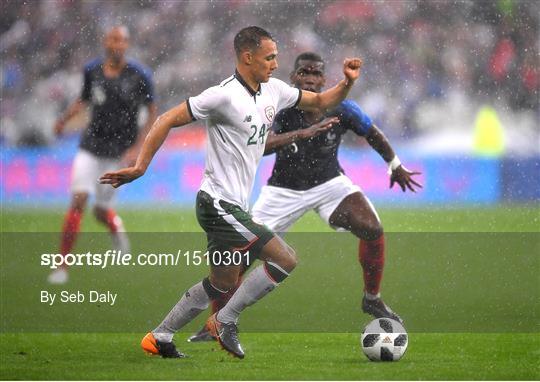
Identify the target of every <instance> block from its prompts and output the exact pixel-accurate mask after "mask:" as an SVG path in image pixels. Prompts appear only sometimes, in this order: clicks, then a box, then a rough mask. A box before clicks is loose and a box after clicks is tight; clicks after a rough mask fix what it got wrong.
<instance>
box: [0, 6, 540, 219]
mask: <svg viewBox="0 0 540 382" xmlns="http://www.w3.org/2000/svg"><path fill="white" fill-rule="evenodd" d="M539 15H540V3H538V2H535V1H515V0H499V1H480V2H476V1H460V2H454V1H418V2H417V1H387V2H383V1H381V2H373V1H327V2H315V3H312V2H303V1H298V2H249V3H248V2H244V1H218V2H205V1H189V2H183V1H137V2H133V1H111V2H109V1H88V2H82V1H31V2H20V1H9V0H3V1H2V12H1V15H0V20H1V23H0V28H1V29H0V49H1V107H0V117H1V136H0V142H1V143H0V144H1V150H2V180H1V192H2V205H3V206H7V207H9V206H15V207H18V206H32V207H48V206H62V205H66V204H67V201H68V185H69V173H70V167H71V160H72V158H73V156H74V154H75V151H76V147H77V144H78V137H79V133H80V129H81V128H83V127H84V126H85V123H86V120H85V119H84V118H80V119H78V120H75V121H73V122H72V123H71V125H70V133H69V134H67V136H65V137H62V138H61V139H59V140H56V138H55V137H54V135H53V132H52V126H53V123H54V121H55V118H56V117H57V116H58V115H59V113H60V112H61V111H62V110H64V109H65V107H66V106H67V105H68V103H69V102H71V101H72V100H74V99H75V98H76V97H77V96H78V95H79V92H80V89H81V84H82V66H83V64H84V63H85V62H86V61H87V60H89V59H91V58H93V57H95V56H96V55H98V54H101V52H102V48H101V45H100V42H101V33H102V31H103V30H104V28H106V27H107V26H110V25H112V24H116V23H123V24H126V25H127V26H128V27H129V29H130V31H131V48H130V50H129V51H128V54H129V55H130V56H131V57H134V58H136V59H139V60H141V61H142V62H144V63H145V64H146V65H148V66H150V67H151V68H152V70H153V72H154V79H155V83H156V92H157V95H158V99H157V102H158V106H159V110H160V111H161V112H163V111H165V110H166V109H167V108H169V107H171V106H173V105H175V104H177V103H179V102H181V101H183V100H184V99H185V98H186V97H187V96H189V95H195V94H198V93H199V92H200V91H202V90H204V89H205V88H206V87H208V86H211V85H213V84H215V83H216V82H219V81H220V80H221V79H223V78H225V77H227V76H229V75H230V73H232V71H233V70H234V55H233V49H232V40H233V37H234V34H235V33H236V32H237V31H238V30H239V29H240V28H242V27H244V26H246V25H250V24H254V25H260V26H262V27H264V28H266V29H268V30H269V31H270V32H271V33H273V34H274V36H275V38H276V39H277V41H278V46H279V50H280V68H279V69H278V73H277V75H276V76H277V77H278V78H281V79H283V80H287V78H288V74H289V70H290V69H291V67H292V64H293V60H294V58H295V56H296V55H297V54H299V53H300V52H303V51H307V50H313V51H316V52H320V53H322V55H323V57H324V58H325V59H326V61H327V68H328V79H329V81H328V82H329V83H330V84H331V83H333V82H335V81H336V80H338V79H339V78H340V76H341V73H340V72H341V61H342V59H343V58H344V57H346V56H352V55H360V56H361V57H363V59H364V61H365V64H364V69H363V75H362V78H361V80H360V82H359V83H358V85H357V86H356V87H355V88H354V89H353V91H352V93H351V95H350V97H351V98H353V99H355V100H357V101H358V102H359V103H360V105H361V106H362V107H363V108H364V110H365V111H366V112H367V113H368V114H370V115H371V116H372V117H373V118H374V120H375V121H376V123H377V124H378V125H379V126H380V127H381V128H382V129H383V131H384V132H385V133H386V134H387V135H388V136H389V138H390V139H391V141H392V142H393V143H394V145H395V147H396V149H397V151H398V153H399V154H400V157H401V159H402V161H403V162H404V163H405V164H406V165H407V166H408V167H410V168H414V169H417V170H420V171H422V172H423V174H424V175H423V177H424V178H423V179H422V181H423V182H424V184H425V189H424V191H422V192H420V193H419V194H417V195H408V194H407V195H401V192H400V191H397V190H393V191H389V190H388V185H387V178H386V177H385V164H384V163H383V162H382V160H381V159H380V158H378V157H377V156H376V155H375V154H374V153H372V152H371V151H370V150H369V149H368V148H367V147H366V145H365V143H364V142H363V141H362V140H361V139H358V138H356V137H353V136H347V137H346V139H345V142H344V146H343V147H342V150H341V153H340V156H341V161H342V164H343V166H344V167H345V170H346V172H347V173H348V175H349V176H350V177H351V178H352V179H353V180H354V181H355V182H356V183H358V184H359V185H361V186H362V187H363V189H364V190H365V191H366V193H367V194H368V195H369V196H370V197H371V198H372V199H373V200H374V201H375V202H376V203H381V204H382V205H384V206H386V205H390V206H394V205H395V206H397V205H399V206H402V205H405V206H427V207H429V206H436V205H446V204H453V205H455V204H458V205H459V204H464V205H470V204H481V205H495V204H498V203H500V202H532V203H537V202H538V201H539V200H540V176H539V175H540V124H539V117H540V109H539V102H538V94H539V93H538V92H539V89H540V69H539V63H540V59H539V55H538V53H539V38H538V36H539V34H538V32H539ZM204 147H205V130H204V127H203V126H202V125H199V124H194V125H191V126H189V127H187V128H183V129H181V130H178V131H174V132H173V133H172V134H171V136H170V137H169V139H168V140H167V142H166V144H165V147H164V148H163V149H162V151H161V152H160V153H159V154H158V156H157V158H156V160H155V162H154V163H153V165H152V168H151V170H150V171H149V172H148V173H147V176H145V177H144V178H143V179H141V180H140V181H138V182H136V183H135V184H133V185H132V186H130V187H125V188H124V189H122V190H121V192H120V195H119V201H120V203H121V204H123V205H128V206H138V207H139V206H148V205H152V204H155V203H157V204H160V205H162V204H165V205H166V204H169V203H170V204H175V205H177V206H179V207H185V208H191V206H192V203H193V200H194V194H195V192H196V190H197V189H198V186H199V182H200V179H201V175H202V171H203V168H204ZM272 162H273V159H272V157H268V158H265V160H264V161H263V164H262V166H261V168H260V171H259V176H258V179H257V184H256V188H255V190H254V193H253V195H254V197H256V195H258V190H259V188H260V187H261V185H262V184H264V182H265V181H266V179H267V178H268V175H269V172H270V170H271V168H272ZM381 204H379V206H382V205H381ZM58 225H60V222H58Z"/></svg>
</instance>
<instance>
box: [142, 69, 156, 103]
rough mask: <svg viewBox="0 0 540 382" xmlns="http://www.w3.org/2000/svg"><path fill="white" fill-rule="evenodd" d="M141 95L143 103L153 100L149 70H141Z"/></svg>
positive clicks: (152, 83)
mask: <svg viewBox="0 0 540 382" xmlns="http://www.w3.org/2000/svg"><path fill="white" fill-rule="evenodd" d="M142 77H143V84H144V86H143V97H144V103H146V104H149V103H152V102H154V81H153V80H152V73H151V72H150V70H145V71H144V72H143V76H142Z"/></svg>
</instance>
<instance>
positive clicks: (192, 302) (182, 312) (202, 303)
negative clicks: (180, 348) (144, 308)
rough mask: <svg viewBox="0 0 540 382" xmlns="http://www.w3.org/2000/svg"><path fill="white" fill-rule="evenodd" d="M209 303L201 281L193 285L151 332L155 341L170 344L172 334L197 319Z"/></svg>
mask: <svg viewBox="0 0 540 382" xmlns="http://www.w3.org/2000/svg"><path fill="white" fill-rule="evenodd" d="M209 303H210V298H209V297H208V295H207V294H206V291H205V290H204V287H203V285H202V281H201V282H199V283H197V284H195V285H193V286H192V287H191V288H189V289H188V291H187V292H186V293H184V295H183V296H182V298H181V299H180V301H178V302H177V303H176V305H175V306H174V307H173V308H172V310H171V311H170V312H169V314H167V316H166V317H165V319H164V320H163V322H162V323H161V324H159V326H158V327H157V328H155V329H154V330H153V331H152V333H153V334H154V337H155V339H156V340H158V341H161V342H171V341H172V339H173V335H174V333H175V332H176V331H178V330H179V329H180V328H182V327H183V326H184V325H186V324H187V323H188V322H190V321H191V320H193V319H194V318H195V317H197V316H198V315H199V313H201V312H202V311H203V310H206V308H208V304H209Z"/></svg>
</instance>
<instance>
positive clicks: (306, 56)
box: [294, 52, 324, 71]
mask: <svg viewBox="0 0 540 382" xmlns="http://www.w3.org/2000/svg"><path fill="white" fill-rule="evenodd" d="M302 60H305V61H315V62H320V63H321V64H323V70H324V60H323V59H322V57H321V56H320V55H318V54H317V53H313V52H304V53H300V54H299V55H298V57H296V60H294V70H295V71H296V69H298V67H300V61H302Z"/></svg>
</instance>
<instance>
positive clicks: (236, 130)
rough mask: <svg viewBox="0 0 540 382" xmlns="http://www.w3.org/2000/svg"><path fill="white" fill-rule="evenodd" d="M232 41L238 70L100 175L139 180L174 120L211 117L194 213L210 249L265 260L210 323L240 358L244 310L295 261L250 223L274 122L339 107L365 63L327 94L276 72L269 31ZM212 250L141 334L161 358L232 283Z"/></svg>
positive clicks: (349, 66)
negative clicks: (205, 270)
mask: <svg viewBox="0 0 540 382" xmlns="http://www.w3.org/2000/svg"><path fill="white" fill-rule="evenodd" d="M234 48H235V52H236V58H237V60H236V72H235V74H234V75H232V76H230V77H229V78H227V79H226V80H224V81H222V82H221V83H220V84H219V85H217V86H214V87H211V88H209V89H207V90H205V91H204V92H202V93H201V94H200V95H198V96H196V97H190V98H188V99H187V101H185V102H182V103H181V104H180V105H178V106H176V107H175V108H172V109H171V110H169V111H167V112H166V113H164V114H163V115H161V116H160V117H159V118H158V119H157V120H156V122H155V123H154V125H153V126H152V129H151V131H150V133H149V134H148V136H147V137H146V140H145V142H144V144H143V147H142V149H141V152H140V154H139V156H138V158H137V162H136V164H135V166H133V167H129V168H125V169H121V170H119V171H115V172H109V173H106V174H104V175H103V176H102V177H101V182H102V183H106V184H111V185H112V186H113V187H119V186H121V185H122V184H125V183H128V182H131V181H133V180H135V179H137V178H139V177H140V176H142V175H143V174H144V173H145V171H146V169H147V168H148V165H149V164H150V161H151V160H152V158H153V156H154V154H155V153H156V152H157V150H158V149H159V147H160V146H161V145H162V144H163V142H164V140H165V138H166V137H167V134H168V132H169V130H170V129H171V128H173V127H177V126H183V125H186V124H188V123H190V122H192V121H194V120H197V119H204V120H206V126H207V128H208V142H207V155H206V167H205V171H204V176H203V181H202V184H201V189H200V191H199V193H198V194H197V202H196V212H197V218H198V221H199V224H200V225H201V226H202V228H203V229H204V230H205V231H206V234H207V238H208V251H209V253H210V254H213V253H217V254H218V255H219V254H220V253H221V254H223V253H224V252H226V251H230V252H233V251H242V252H246V251H249V254H250V255H255V258H257V259H259V260H261V261H262V262H263V264H262V265H260V266H258V267H256V268H255V269H253V270H252V271H251V272H250V273H249V275H248V276H247V277H246V279H245V280H244V281H243V282H242V284H241V285H240V287H239V288H238V289H237V290H236V292H235V293H234V295H233V296H232V298H231V299H230V300H229V302H228V303H227V304H226V305H225V307H224V308H223V309H221V310H220V311H219V312H218V313H216V314H214V315H212V316H211V317H210V318H209V319H208V322H207V327H208V329H209V330H210V332H211V333H212V335H213V336H214V337H215V338H216V339H217V340H218V341H219V343H220V344H221V346H222V347H223V348H224V349H225V350H226V351H228V352H229V353H231V354H232V355H234V356H236V357H238V358H244V351H243V350H242V346H241V345H240V342H239V340H238V329H237V321H238V317H239V315H240V313H241V312H242V311H243V310H244V309H245V308H246V307H248V306H250V305H252V304H254V303H255V302H256V301H258V300H260V299H261V298H262V297H264V296H265V295H267V294H268V293H269V292H271V291H272V290H273V289H274V288H275V287H276V286H277V285H278V284H279V283H281V282H282V281H283V280H284V279H285V278H286V277H287V276H288V275H289V274H290V272H291V271H292V270H293V269H294V268H295V266H296V255H295V252H294V250H293V249H292V248H291V247H289V246H288V245H287V244H286V243H285V242H284V241H283V240H282V239H280V238H279V237H277V236H276V235H274V234H273V233H272V232H271V231H270V230H269V229H268V228H267V227H265V226H264V225H262V224H259V223H256V222H254V221H253V220H252V218H251V216H250V214H249V213H248V201H249V196H250V193H251V190H252V187H253V182H254V177H255V172H256V169H257V165H258V163H259V161H260V159H261V157H262V155H263V153H264V150H265V143H266V137H267V135H268V132H269V128H270V126H271V124H272V121H273V119H274V117H275V115H276V114H277V112H278V111H279V110H280V109H284V108H289V107H293V106H298V107H299V108H302V109H310V110H327V109H331V108H333V107H335V106H337V105H338V104H339V103H340V102H341V101H342V100H343V99H345V97H346V96H347V94H348V92H349V90H350V89H351V87H352V85H353V83H354V81H355V80H356V79H357V78H358V77H359V75H360V68H361V65H362V61H361V60H360V59H358V58H353V59H346V60H345V61H344V64H343V73H344V75H345V79H343V80H341V81H340V82H339V83H338V84H337V85H336V86H334V87H333V88H331V89H328V90H327V91H325V92H322V93H314V92H309V91H303V90H299V89H296V88H293V87H291V86H289V85H287V84H286V83H285V82H283V81H280V80H278V79H274V78H271V77H272V72H273V71H274V70H275V69H276V68H277V66H278V65H277V46H276V43H275V41H274V40H273V38H272V36H271V35H270V34H269V33H268V32H266V31H265V30H264V29H262V28H259V27H256V26H251V27H247V28H244V29H242V30H241V31H240V32H238V34H237V35H236V36H235V39H234ZM210 258H211V260H212V262H211V265H210V275H209V277H207V278H205V279H203V280H202V281H201V282H199V283H197V284H195V285H194V286H192V287H191V288H189V289H188V291H186V293H185V294H184V295H183V296H182V298H181V299H180V301H178V303H177V304H176V305H175V306H174V307H173V309H172V310H171V311H170V312H169V314H168V315H167V316H166V317H165V319H164V320H163V322H162V323H161V324H160V325H158V326H157V327H156V328H155V329H154V330H153V331H151V332H150V333H148V334H147V335H146V336H145V337H144V338H143V340H142V343H141V346H142V348H143V350H145V351H146V352H148V353H151V354H159V355H161V356H163V357H173V358H182V357H184V354H182V353H180V352H178V351H177V349H176V347H175V345H174V343H173V342H172V339H173V335H174V333H175V332H176V331H178V330H179V329H180V328H182V327H183V326H184V325H186V324H187V323H188V322H190V321H191V320H192V319H193V318H195V317H196V316H197V315H198V314H199V313H200V312H202V311H204V310H205V309H206V308H207V307H208V305H209V303H210V301H211V300H213V299H217V298H219V297H220V296H222V295H224V294H226V293H227V292H228V291H229V290H231V289H233V288H235V286H236V284H237V281H238V277H239V273H240V270H241V268H242V265H241V264H239V265H225V262H224V261H221V260H226V259H224V258H222V257H221V256H210ZM216 258H217V260H216Z"/></svg>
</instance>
